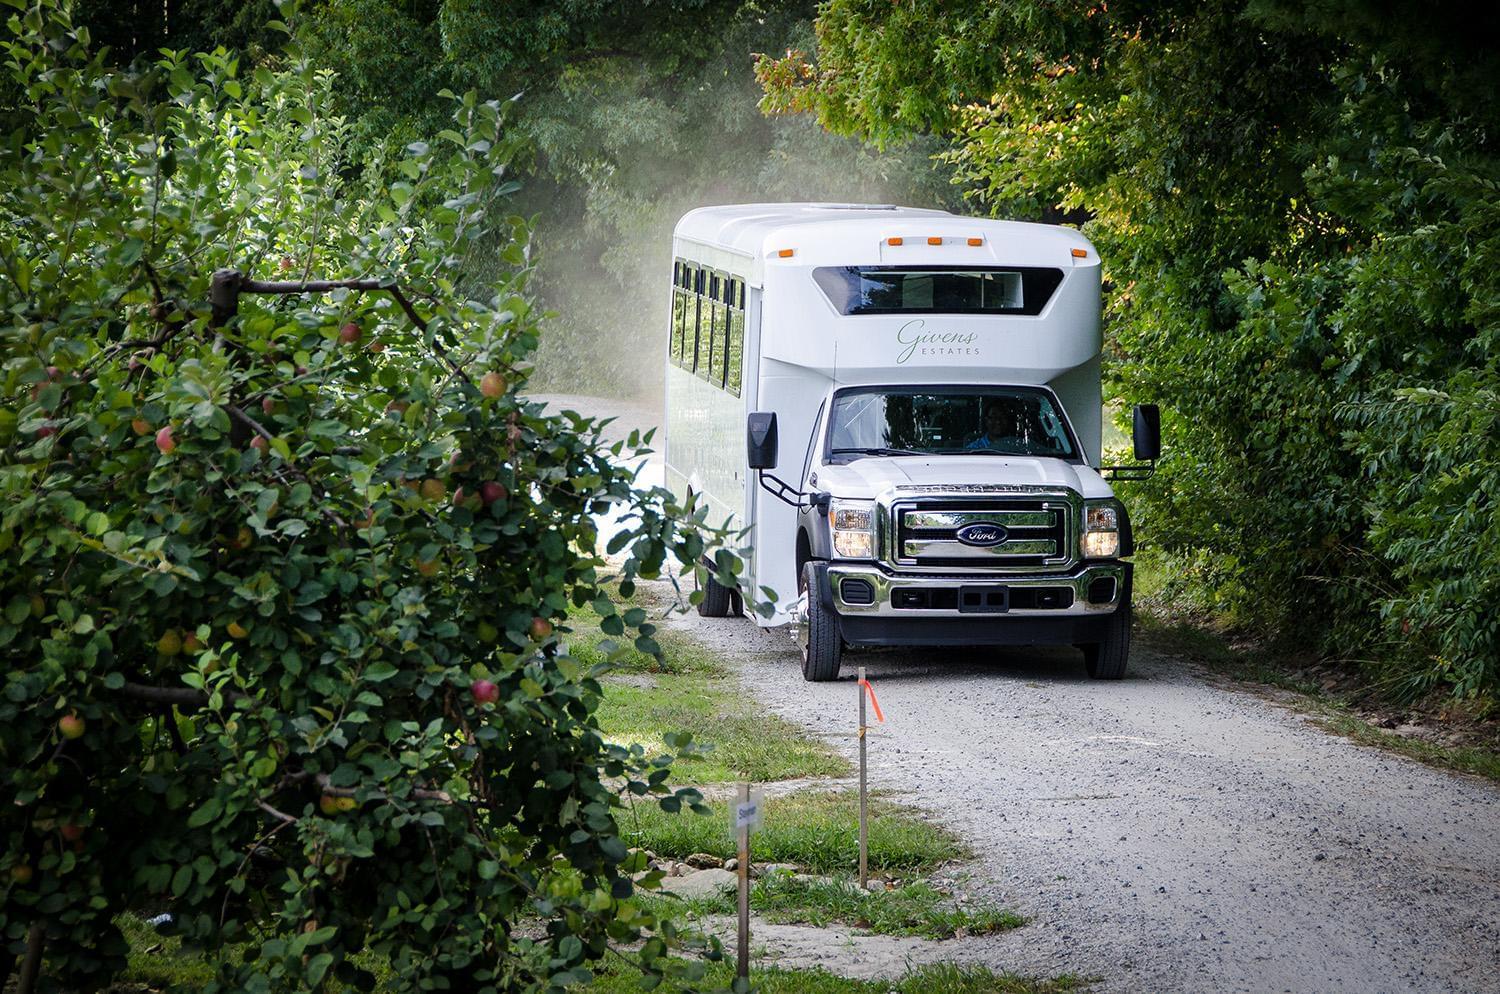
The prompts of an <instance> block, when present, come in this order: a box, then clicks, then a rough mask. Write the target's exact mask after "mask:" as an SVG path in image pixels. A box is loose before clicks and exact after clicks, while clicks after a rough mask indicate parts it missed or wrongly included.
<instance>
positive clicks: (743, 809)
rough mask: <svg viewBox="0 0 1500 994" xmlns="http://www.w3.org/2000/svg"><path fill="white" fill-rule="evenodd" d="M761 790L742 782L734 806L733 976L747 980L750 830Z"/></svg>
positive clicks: (756, 818)
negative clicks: (735, 918)
mask: <svg viewBox="0 0 1500 994" xmlns="http://www.w3.org/2000/svg"><path fill="white" fill-rule="evenodd" d="M761 797H762V795H761V792H760V791H758V790H757V791H755V792H754V793H751V791H750V785H749V784H748V783H742V784H740V787H739V795H738V798H737V801H736V803H735V806H734V831H735V835H736V836H738V841H739V854H740V855H739V866H738V868H737V872H738V876H739V881H738V882H739V913H740V928H739V945H740V948H739V959H738V962H737V963H736V965H735V974H734V975H735V976H736V977H742V978H744V979H745V980H749V979H750V830H751V829H752V828H754V827H755V826H757V825H759V824H760V820H761V808H762V802H761Z"/></svg>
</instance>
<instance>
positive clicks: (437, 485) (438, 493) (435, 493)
mask: <svg viewBox="0 0 1500 994" xmlns="http://www.w3.org/2000/svg"><path fill="white" fill-rule="evenodd" d="M447 494H448V488H447V487H446V486H444V485H443V481H442V480H439V479H435V478H433V477H428V478H427V479H425V480H423V481H422V496H423V497H425V498H427V499H428V500H442V499H443V498H444V497H445V496H447Z"/></svg>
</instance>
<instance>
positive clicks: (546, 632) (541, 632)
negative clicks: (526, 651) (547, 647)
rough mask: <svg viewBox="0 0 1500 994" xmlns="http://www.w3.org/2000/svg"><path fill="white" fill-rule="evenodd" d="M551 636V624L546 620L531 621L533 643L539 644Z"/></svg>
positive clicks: (535, 619)
mask: <svg viewBox="0 0 1500 994" xmlns="http://www.w3.org/2000/svg"><path fill="white" fill-rule="evenodd" d="M551 634H552V622H550V621H548V620H547V619H546V618H532V619H531V639H532V641H533V642H541V641H544V640H545V639H547V638H548V637H549V636H551Z"/></svg>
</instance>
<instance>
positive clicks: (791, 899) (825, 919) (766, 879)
mask: <svg viewBox="0 0 1500 994" xmlns="http://www.w3.org/2000/svg"><path fill="white" fill-rule="evenodd" d="M660 900H662V901H664V902H667V904H668V907H666V908H663V909H662V910H663V913H664V914H670V913H671V908H670V904H671V902H672V901H674V900H676V899H674V898H673V897H671V896H664V897H662V898H661V899H660ZM679 903H680V904H681V907H682V910H684V911H686V912H687V913H688V915H689V916H690V917H702V916H704V915H732V914H734V913H735V901H734V897H733V896H732V895H731V894H729V893H727V892H725V893H721V894H719V895H716V896H714V897H709V898H684V899H681V900H680V902H679ZM750 910H751V911H753V912H755V913H756V914H757V915H759V916H760V917H761V918H764V919H765V920H766V921H770V922H777V923H780V924H790V925H812V926H814V927H817V928H823V927H824V926H827V925H830V924H833V923H835V922H837V923H838V924H840V925H848V926H851V927H854V928H859V929H864V930H865V931H868V932H874V933H875V934H877V935H908V936H917V937H919V938H923V939H953V938H961V937H963V936H970V935H989V934H992V933H995V932H1004V931H1007V930H1009V929H1013V928H1019V927H1021V926H1022V925H1024V924H1026V919H1025V918H1022V917H1021V916H1020V915H1018V914H1016V913H1015V912H1013V911H1007V910H1005V909H1004V908H1001V907H999V906H998V905H993V904H988V903H973V904H971V903H968V902H960V901H958V900H956V899H955V898H954V896H953V895H952V894H949V893H946V892H944V891H942V890H940V889H938V888H937V887H936V886H934V885H933V884H932V883H930V882H928V881H926V880H922V879H909V880H902V881H901V883H900V885H899V886H897V887H894V888H893V889H891V890H884V889H881V890H875V891H869V890H862V889H861V888H860V886H859V882H858V881H857V880H855V879H853V878H851V877H848V876H839V877H809V876H799V875H796V874H792V873H789V872H784V871H779V872H776V873H771V874H768V875H766V876H763V877H761V878H760V879H759V880H757V881H756V882H755V886H754V887H753V888H752V889H751V891H750Z"/></svg>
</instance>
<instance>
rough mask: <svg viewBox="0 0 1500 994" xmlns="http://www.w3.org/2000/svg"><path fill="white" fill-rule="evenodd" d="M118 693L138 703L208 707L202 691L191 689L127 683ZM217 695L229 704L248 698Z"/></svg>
mask: <svg viewBox="0 0 1500 994" xmlns="http://www.w3.org/2000/svg"><path fill="white" fill-rule="evenodd" d="M120 693H121V694H123V695H125V696H126V697H133V698H135V699H136V700H138V701H152V702H154V703H156V704H186V705H188V706H190V707H199V708H201V707H207V706H208V697H209V695H208V694H207V693H205V692H204V691H201V690H194V689H193V688H192V687H152V686H150V685H148V684H144V683H127V684H125V686H123V687H121V688H120ZM219 695H220V696H221V697H223V698H224V699H225V700H226V701H230V702H234V701H237V700H239V699H240V698H242V697H248V696H250V695H248V694H246V693H244V692H242V691H238V690H221V691H219Z"/></svg>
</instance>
